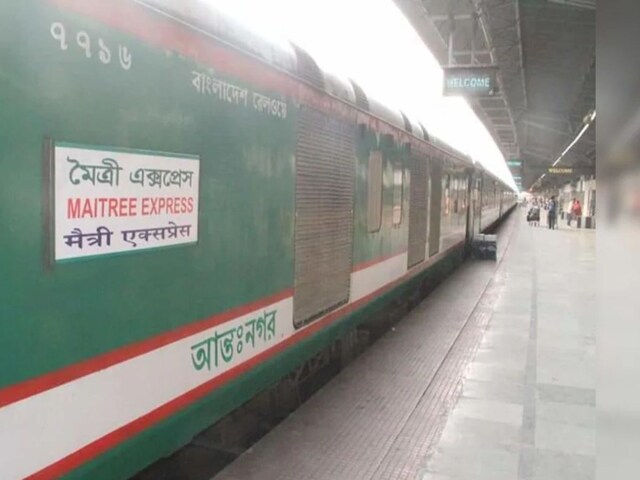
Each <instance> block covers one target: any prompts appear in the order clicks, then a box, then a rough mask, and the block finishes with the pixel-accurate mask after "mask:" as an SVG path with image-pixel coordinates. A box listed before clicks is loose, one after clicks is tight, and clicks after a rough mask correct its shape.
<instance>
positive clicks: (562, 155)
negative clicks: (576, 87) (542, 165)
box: [533, 110, 596, 185]
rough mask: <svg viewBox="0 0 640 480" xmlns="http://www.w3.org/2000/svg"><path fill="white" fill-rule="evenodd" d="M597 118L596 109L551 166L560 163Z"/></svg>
mask: <svg viewBox="0 0 640 480" xmlns="http://www.w3.org/2000/svg"><path fill="white" fill-rule="evenodd" d="M595 119H596V111H595V110H594V111H593V112H591V113H590V114H589V115H587V117H586V120H587V122H586V123H585V124H584V126H583V127H582V128H581V129H580V131H579V132H578V135H576V138H574V139H573V141H572V142H571V143H570V144H569V146H568V147H567V148H565V149H564V151H563V152H562V153H561V154H560V156H559V157H558V158H556V161H555V162H553V165H551V167H552V168H553V167H555V166H556V165H558V163H560V160H562V158H563V157H564V156H565V155H566V154H567V152H568V151H569V150H571V148H572V147H573V146H574V145H575V144H576V143H578V141H579V140H580V139H581V138H582V136H583V135H584V133H585V132H586V131H587V130H588V128H589V126H590V125H591V124H592V123H593V121H594V120H595ZM545 175H546V173H543V174H542V175H541V176H540V178H539V179H538V180H536V181H535V182H534V183H533V185H535V184H536V183H538V182H540V181H541V180H542V179H543V178H544V177H545Z"/></svg>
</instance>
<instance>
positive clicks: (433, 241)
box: [429, 158, 442, 257]
mask: <svg viewBox="0 0 640 480" xmlns="http://www.w3.org/2000/svg"><path fill="white" fill-rule="evenodd" d="M429 167H430V168H429V173H430V177H431V182H430V184H431V192H429V193H430V194H431V201H430V202H429V204H430V207H429V208H430V210H431V211H430V212H429V256H430V257H431V256H433V255H435V254H436V253H438V252H439V251H440V220H441V214H442V160H440V159H437V158H432V159H431V165H430V166H429Z"/></svg>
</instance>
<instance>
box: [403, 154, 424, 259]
mask: <svg viewBox="0 0 640 480" xmlns="http://www.w3.org/2000/svg"><path fill="white" fill-rule="evenodd" d="M409 162H410V163H409V171H410V174H411V175H410V182H411V183H410V184H409V252H408V258H407V268H411V267H413V266H414V265H417V264H418V263H420V262H423V261H424V258H425V250H426V243H427V202H428V198H427V193H428V186H427V182H428V179H427V168H428V167H427V158H426V157H419V156H415V155H413V156H412V157H411V158H410V160H409Z"/></svg>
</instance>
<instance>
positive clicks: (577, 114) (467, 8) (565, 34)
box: [395, 0, 595, 189]
mask: <svg viewBox="0 0 640 480" xmlns="http://www.w3.org/2000/svg"><path fill="white" fill-rule="evenodd" d="M395 2H396V4H397V5H398V7H400V9H401V10H402V11H403V12H404V14H405V15H406V16H407V18H408V19H409V21H410V22H411V23H412V24H413V26H414V28H415V29H416V30H417V31H418V33H419V35H420V36H421V37H422V39H423V41H424V42H425V44H426V45H427V46H428V47H429V49H430V50H431V51H432V52H433V54H434V56H435V57H436V58H437V59H438V61H439V62H440V64H441V65H442V66H447V65H487V66H488V65H494V66H497V67H498V82H499V87H500V88H499V91H498V92H497V94H495V95H494V96H492V97H485V98H478V99H470V100H469V102H470V104H471V106H472V108H473V109H474V111H475V112H476V114H477V115H478V117H479V118H480V119H481V120H482V121H483V122H484V124H485V125H486V127H487V128H488V130H489V132H490V133H491V134H492V136H493V137H494V139H495V141H496V143H497V144H498V146H499V147H500V149H501V151H502V153H503V154H504V156H505V158H506V159H521V160H522V162H523V165H524V167H523V169H522V171H521V175H520V176H521V177H522V181H521V183H522V188H523V189H528V188H529V187H530V186H531V185H532V184H534V183H535V182H536V181H537V180H538V179H539V178H540V176H541V175H542V173H544V172H545V170H546V169H547V168H548V167H550V166H551V165H552V164H554V162H555V161H556V160H557V158H558V157H559V156H560V154H562V152H563V151H564V150H565V149H566V147H567V146H569V145H570V144H571V143H572V142H573V140H574V139H575V138H576V136H577V135H578V133H579V132H580V131H581V130H582V128H583V126H584V123H583V122H584V120H585V118H586V117H587V116H588V115H589V114H590V113H591V112H593V111H594V109H595V0H395ZM450 38H452V39H453V42H452V47H451V60H452V61H451V63H450V62H449V40H450ZM557 166H558V167H574V177H575V176H577V175H579V174H595V120H594V121H593V122H592V125H591V126H590V127H589V128H588V129H587V130H586V131H585V132H584V134H583V136H582V137H581V138H580V140H579V141H578V142H577V143H575V145H574V146H573V147H572V148H571V149H570V150H569V152H567V154H566V155H565V156H563V158H562V159H561V161H560V162H559V163H558V164H557ZM512 173H514V175H518V173H519V172H518V171H517V169H516V170H515V171H514V170H512ZM571 179H572V177H567V176H555V175H550V174H549V175H546V177H545V178H544V179H543V180H542V181H541V182H540V183H539V185H540V184H541V185H542V186H551V185H559V184H562V183H564V182H566V181H568V180H571Z"/></svg>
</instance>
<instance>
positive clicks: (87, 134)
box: [0, 0, 515, 480]
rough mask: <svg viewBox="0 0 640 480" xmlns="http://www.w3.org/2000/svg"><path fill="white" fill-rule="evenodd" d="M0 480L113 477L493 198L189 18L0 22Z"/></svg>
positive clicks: (337, 323) (470, 166) (228, 400)
mask: <svg viewBox="0 0 640 480" xmlns="http://www.w3.org/2000/svg"><path fill="white" fill-rule="evenodd" d="M0 105H1V106H2V108H0V125H1V128H0V169H1V170H2V175H1V176H0V220H1V229H2V234H1V235H0V448H1V451H2V454H1V455H0V477H1V478H2V479H17V478H58V477H63V476H64V477H68V478H91V479H102V478H104V479H110V480H111V479H117V478H126V477H128V476H130V475H132V474H134V473H135V472H137V471H139V470H141V469H142V468H144V467H145V466H146V465H149V464H150V463H152V462H153V461H155V460H156V459H158V458H160V457H161V456H165V455H167V454H169V453H170V452H172V451H175V450H176V449H177V448H179V447H180V446H182V445H184V444H186V443H187V442H188V441H189V440H190V439H191V438H192V437H193V436H194V435H195V434H197V433H198V432H199V431H201V430H203V429H204V428H206V427H208V426H210V425H211V424H213V423H214V422H215V421H216V420H217V419H219V418H221V417H222V416H224V415H225V414H227V413H228V412H230V411H231V410H233V409H234V408H236V407H238V406H239V405H241V404H242V403H243V402H245V401H247V400H248V399H250V398H252V397H254V396H255V395H256V394H258V393H259V392H261V391H264V390H265V389H266V388H268V387H269V386H271V385H273V384H274V383H275V382H277V381H278V379H280V378H281V377H282V376H283V375H285V374H287V372H289V371H291V370H292V369H293V368H295V367H296V366H298V365H300V364H301V363H303V362H304V361H306V360H307V359H308V358H309V357H311V356H312V355H313V354H314V353H316V352H318V351H319V350H320V349H322V348H324V347H325V346H326V345H328V344H330V343H331V342H333V341H334V340H335V339H337V338H339V337H340V336H342V335H344V334H345V333H346V332H348V331H349V330H350V329H353V328H354V327H355V326H356V325H357V324H359V323H360V322H362V321H364V320H365V319H366V317H367V314H368V313H370V312H371V311H373V309H375V308H381V307H382V306H384V305H385V304H386V303H388V302H390V301H392V300H393V299H394V298H396V297H398V296H399V295H402V294H403V292H404V291H406V289H407V288H408V287H409V286H410V285H415V284H416V282H418V281H420V280H421V279H423V278H425V276H426V275H428V274H429V272H432V271H434V269H437V268H444V266H445V265H446V266H447V268H451V267H452V266H453V265H455V264H457V263H459V262H460V261H461V260H462V258H463V253H464V248H465V244H466V241H467V240H468V239H469V237H470V236H471V235H472V234H473V233H474V232H480V231H485V230H486V229H487V228H490V227H491V225H492V224H494V223H495V222H497V221H499V220H500V219H501V218H502V217H503V216H504V215H505V214H506V213H507V212H508V211H509V209H510V208H511V207H512V206H513V205H514V203H515V194H514V193H513V192H512V191H511V190H510V189H509V188H508V187H507V186H506V185H504V184H502V183H500V182H499V181H498V180H497V179H496V178H494V177H492V176H491V175H490V174H489V173H488V172H483V171H482V170H481V169H480V168H479V167H477V165H474V162H473V161H472V160H471V159H470V158H468V157H465V156H464V155H461V154H460V153H458V152H456V151H455V150H453V149H451V148H449V147H448V146H446V145H445V144H443V143H442V142H439V141H438V140H436V139H434V138H430V136H429V133H428V130H427V129H426V128H425V127H424V126H423V125H422V124H420V123H418V122H414V121H411V120H410V119H408V118H407V117H406V116H405V115H403V114H402V113H401V112H395V111H392V110H390V109H388V108H385V107H384V106H383V105H381V104H379V103H378V102H376V101H375V100H374V99H372V98H369V97H368V96H367V95H366V93H365V92H364V91H363V90H362V89H361V88H360V87H359V86H358V85H357V84H356V83H355V82H353V81H343V80H340V79H338V78H337V77H335V76H332V75H330V74H328V73H325V72H323V71H321V70H320V69H319V68H318V66H317V65H316V63H315V62H314V61H313V59H312V58H311V57H310V56H309V55H308V54H306V53H305V52H304V51H303V50H302V49H300V48H298V47H296V46H294V45H290V46H288V47H284V46H281V47H278V46H275V45H272V44H269V43H266V42H265V41H263V40H261V39H260V38H258V37H256V36H255V35H253V34H251V33H250V32H248V31H246V30H245V29H243V28H242V26H240V25H236V24H235V23H233V22H231V21H229V20H227V19H224V17H223V16H221V15H219V14H218V13H216V12H215V11H214V10H212V9H211V8H209V7H206V6H204V5H202V4H200V3H198V2H193V1H181V2H172V1H168V0H153V1H152V0H149V1H134V0H112V1H109V2H105V1H99V0H21V1H6V2H2V4H0Z"/></svg>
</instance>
